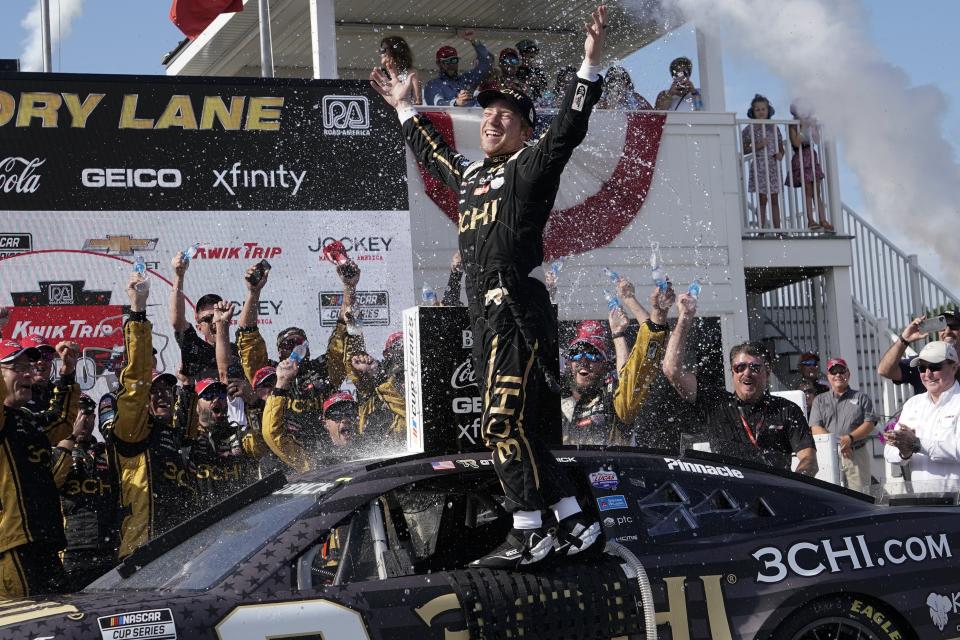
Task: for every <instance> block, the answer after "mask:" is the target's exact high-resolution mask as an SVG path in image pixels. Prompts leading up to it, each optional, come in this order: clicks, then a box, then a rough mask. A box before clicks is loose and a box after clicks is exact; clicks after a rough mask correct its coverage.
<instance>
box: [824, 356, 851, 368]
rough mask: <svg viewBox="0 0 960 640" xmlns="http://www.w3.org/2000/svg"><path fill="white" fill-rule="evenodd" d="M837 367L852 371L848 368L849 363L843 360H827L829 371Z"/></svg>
mask: <svg viewBox="0 0 960 640" xmlns="http://www.w3.org/2000/svg"><path fill="white" fill-rule="evenodd" d="M837 365H840V366H841V367H843V368H844V369H848V370H849V369H850V367H848V366H847V361H846V360H844V359H843V358H830V359H829V360H827V371H830V369H833V368H834V367H835V366H837Z"/></svg>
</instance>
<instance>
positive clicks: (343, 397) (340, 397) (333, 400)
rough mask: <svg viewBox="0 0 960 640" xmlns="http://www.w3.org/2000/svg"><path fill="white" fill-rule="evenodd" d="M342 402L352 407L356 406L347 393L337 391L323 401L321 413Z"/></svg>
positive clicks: (355, 402)
mask: <svg viewBox="0 0 960 640" xmlns="http://www.w3.org/2000/svg"><path fill="white" fill-rule="evenodd" d="M343 402H349V403H350V404H352V405H356V404H357V401H356V400H354V399H353V396H352V395H351V394H350V392H349V391H338V392H336V393H335V394H333V395H332V396H330V397H329V398H327V399H326V400H324V401H323V412H324V413H326V412H327V411H328V410H329V409H330V407H332V406H334V405H336V404H341V403H343Z"/></svg>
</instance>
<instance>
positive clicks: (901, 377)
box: [877, 309, 960, 393]
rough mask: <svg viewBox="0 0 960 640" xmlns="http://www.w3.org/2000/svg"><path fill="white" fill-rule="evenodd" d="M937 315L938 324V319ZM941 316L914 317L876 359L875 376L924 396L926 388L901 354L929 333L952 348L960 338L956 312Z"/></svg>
mask: <svg viewBox="0 0 960 640" xmlns="http://www.w3.org/2000/svg"><path fill="white" fill-rule="evenodd" d="M941 316H942V318H943V320H942V321H940V320H939V318H940V317H941ZM941 316H934V317H932V318H927V316H919V317H917V318H914V319H913V321H912V322H910V324H908V325H907V326H906V327H904V329H903V331H901V332H900V335H899V336H898V337H897V340H896V342H894V343H893V344H892V345H890V348H889V349H887V351H886V353H884V354H883V357H882V358H880V363H879V364H878V365H877V373H878V374H880V375H881V376H883V377H884V378H886V379H887V380H890V381H891V382H893V384H909V385H910V386H911V387H912V388H913V392H914V393H924V392H925V391H926V387H924V386H923V381H922V380H921V379H920V372H919V371H917V369H915V368H914V367H912V366H911V365H910V360H911V359H910V358H904V357H903V355H904V353H906V351H907V347H909V346H911V345H912V344H914V343H915V342H916V341H918V340H923V339H924V338H926V337H928V336H929V335H931V334H936V336H937V338H938V339H939V340H940V341H942V342H946V343H947V344H952V345H954V346H956V344H957V339H958V338H960V311H958V310H957V309H948V310H946V311H944V312H943V313H942V314H941ZM925 323H926V324H925Z"/></svg>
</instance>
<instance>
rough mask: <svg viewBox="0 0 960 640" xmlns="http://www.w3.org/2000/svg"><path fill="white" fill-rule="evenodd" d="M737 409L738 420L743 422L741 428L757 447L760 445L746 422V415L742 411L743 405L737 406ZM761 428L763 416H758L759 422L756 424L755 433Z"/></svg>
mask: <svg viewBox="0 0 960 640" xmlns="http://www.w3.org/2000/svg"><path fill="white" fill-rule="evenodd" d="M737 411H739V412H740V422H742V423H743V430H744V431H746V432H747V437H748V438H750V442H752V443H753V446H755V447H756V448H757V449H759V448H760V445H759V444H757V439H756V438H755V437H754V435H753V430H752V429H751V428H750V425H749V424H747V416H746V415H745V414H744V413H743V407H737ZM761 429H763V416H760V422H759V424H757V433H760V430H761Z"/></svg>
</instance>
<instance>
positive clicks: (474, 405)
mask: <svg viewBox="0 0 960 640" xmlns="http://www.w3.org/2000/svg"><path fill="white" fill-rule="evenodd" d="M481 411H483V400H482V399H481V398H480V397H479V396H478V397H475V398H454V399H453V412H454V413H480V412H481Z"/></svg>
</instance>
